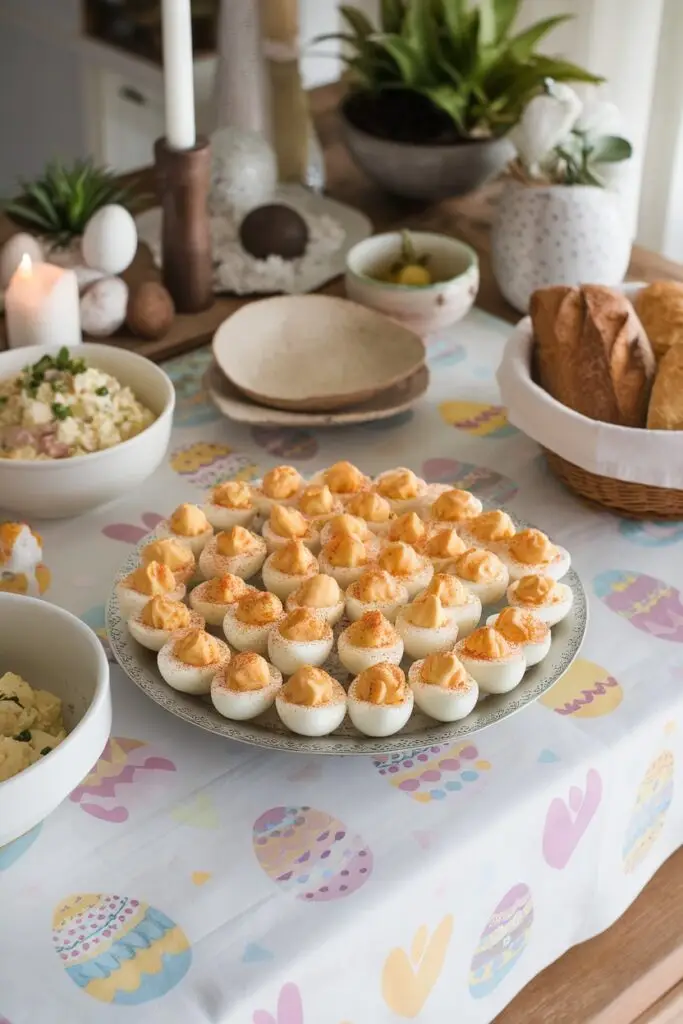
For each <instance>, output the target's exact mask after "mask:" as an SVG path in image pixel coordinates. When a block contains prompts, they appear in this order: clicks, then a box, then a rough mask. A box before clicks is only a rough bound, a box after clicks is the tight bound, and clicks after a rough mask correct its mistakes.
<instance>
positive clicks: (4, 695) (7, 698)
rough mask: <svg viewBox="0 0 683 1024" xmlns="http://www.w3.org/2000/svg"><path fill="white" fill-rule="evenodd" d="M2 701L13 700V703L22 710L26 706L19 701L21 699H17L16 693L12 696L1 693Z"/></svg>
mask: <svg viewBox="0 0 683 1024" xmlns="http://www.w3.org/2000/svg"><path fill="white" fill-rule="evenodd" d="M0 700H11V701H14V703H15V704H18V705H19V707H20V708H23V706H24V705H23V704H22V703H21V701H20V700H19V698H18V697H17V695H16V693H13V694H12V695H11V696H10V694H8V693H0Z"/></svg>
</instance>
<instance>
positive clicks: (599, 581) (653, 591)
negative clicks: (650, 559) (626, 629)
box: [593, 569, 683, 644]
mask: <svg viewBox="0 0 683 1024" xmlns="http://www.w3.org/2000/svg"><path fill="white" fill-rule="evenodd" d="M593 587H594V589H595V593H596V594H597V596H598V597H599V598H600V600H601V601H603V602H604V603H605V604H606V605H607V607H608V608H609V609H610V610H611V611H613V612H616V613H617V615H621V616H622V617H623V618H625V619H628V620H629V621H630V622H631V624H632V625H633V626H635V627H636V629H639V630H640V631H641V632H642V633H648V634H649V635H650V636H655V637H659V639H661V640H671V641H672V642H673V643H679V644H680V643H683V604H681V595H680V594H679V592H678V591H677V590H676V589H675V587H672V586H669V584H668V583H663V582H662V580H658V579H655V577H654V576H646V575H644V574H643V573H638V572H629V571H627V570H624V569H610V570H608V571H607V572H603V573H601V574H600V575H599V576H596V577H595V579H594V580H593Z"/></svg>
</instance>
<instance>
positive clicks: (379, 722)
mask: <svg viewBox="0 0 683 1024" xmlns="http://www.w3.org/2000/svg"><path fill="white" fill-rule="evenodd" d="M413 703H414V697H413V691H412V690H411V689H410V687H409V686H408V684H407V683H406V677H405V675H404V674H403V672H402V671H401V669H400V668H399V667H398V665H393V664H391V663H389V662H383V663H380V664H379V665H372V666H371V667H370V668H366V669H365V670H364V671H363V672H361V673H360V675H358V676H356V678H355V679H354V680H353V682H352V683H351V685H350V687H349V697H348V710H349V718H350V719H351V721H352V722H353V724H354V725H355V727H356V729H358V732H362V733H363V735H364V736H378V737H381V736H393V735H394V733H397V732H400V731H401V729H402V728H403V726H404V725H405V724H406V723H407V721H408V719H409V718H410V715H411V713H412V710H413Z"/></svg>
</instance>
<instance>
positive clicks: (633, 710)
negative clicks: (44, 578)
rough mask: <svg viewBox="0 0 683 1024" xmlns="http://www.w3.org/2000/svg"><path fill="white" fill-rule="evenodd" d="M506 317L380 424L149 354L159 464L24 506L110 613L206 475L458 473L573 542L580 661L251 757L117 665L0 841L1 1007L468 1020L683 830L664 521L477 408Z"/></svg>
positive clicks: (207, 1016) (682, 642)
mask: <svg viewBox="0 0 683 1024" xmlns="http://www.w3.org/2000/svg"><path fill="white" fill-rule="evenodd" d="M508 331H509V328H508V326H507V325H505V324H503V323H502V322H500V321H497V320H494V319H493V318H491V317H489V316H487V315H485V314H484V313H481V312H478V311H475V312H473V313H472V314H471V315H470V316H469V317H468V318H467V320H465V321H464V322H463V323H461V324H459V325H458V326H457V327H455V328H453V329H452V330H451V331H449V332H447V333H445V334H444V335H442V336H440V337H438V338H436V339H434V340H433V341H432V342H431V345H430V365H431V371H432V386H431V388H430V391H429V394H428V396H427V397H426V398H425V399H424V400H423V401H422V402H420V403H419V405H418V406H417V407H416V408H415V409H414V411H413V412H410V413H405V414H403V415H401V416H400V417H398V418H396V419H394V420H391V421H389V422H387V423H383V424H375V425H372V426H367V427H356V428H353V429H345V430H338V431H334V430H330V431H320V432H315V433H314V432H310V431H307V430H270V429H253V430H250V429H249V428H246V427H241V426H238V425H235V424H232V423H230V422H228V421H226V420H224V419H222V418H221V417H220V416H219V415H218V414H217V413H216V412H215V410H214V409H213V407H212V406H211V404H210V402H209V401H208V399H207V396H206V394H205V393H204V392H203V391H202V385H201V379H202V374H203V372H204V370H205V368H206V366H207V365H208V361H209V354H208V352H207V351H202V352H199V353H195V354H192V355H190V356H187V357H183V358H181V359H179V360H176V361H172V362H171V363H169V364H168V370H169V372H170V373H171V374H172V376H173V379H174V380H175V383H176V388H177V391H178V399H179V401H178V410H177V415H176V420H175V429H174V433H173V439H172V445H171V450H170V452H169V456H168V459H167V461H166V463H165V465H164V466H163V467H162V468H161V469H160V470H159V471H158V472H157V473H156V475H155V476H154V478H153V479H151V480H149V481H148V482H147V484H145V485H144V486H143V487H141V488H140V489H139V490H136V491H135V492H133V493H130V494H126V495H124V496H122V498H121V499H120V501H118V502H117V503H115V504H113V505H110V506H109V507H107V508H105V509H103V510H100V511H98V512H96V513H92V514H89V515H87V516H83V517H82V518H79V519H77V520H72V521H70V522H52V523H45V524H36V525H39V527H40V529H41V532H42V533H43V535H44V542H45V559H46V563H47V566H48V568H49V570H50V573H51V577H52V578H51V586H50V589H49V590H48V592H47V595H46V597H47V598H48V599H51V600H53V601H55V602H56V603H58V604H61V605H63V606H64V607H66V608H68V609H70V610H71V611H73V612H75V613H76V614H77V615H79V616H81V617H82V618H83V619H84V620H85V621H86V622H88V623H89V624H90V625H91V626H92V627H93V628H94V629H96V630H98V631H99V632H100V634H101V635H102V633H103V623H104V603H105V600H106V598H107V594H108V591H109V588H110V585H111V580H112V577H113V574H114V571H115V570H116V569H117V567H118V566H119V565H120V564H121V562H122V561H123V560H124V558H125V557H126V555H127V552H128V550H129V548H130V545H132V544H134V543H135V542H137V541H138V540H139V539H140V538H141V537H142V536H143V535H144V534H145V533H146V532H147V531H149V530H150V529H151V528H153V527H154V526H155V524H156V523H157V522H158V520H159V519H160V517H162V516H164V515H165V514H167V513H168V512H169V511H171V510H172V509H173V508H174V507H175V506H176V505H177V504H178V503H180V502H181V501H187V500H190V501H192V500H197V499H198V498H199V497H200V495H201V494H202V493H203V492H204V491H205V490H206V488H208V487H209V486H210V485H211V484H212V483H214V482H215V481H217V480H220V479H223V478H226V477H230V476H234V475H236V474H237V475H241V476H243V477H244V478H246V479H249V478H252V477H255V476H260V475H261V474H262V473H263V472H264V471H265V470H267V469H268V468H270V467H272V466H273V465H276V464H278V463H281V462H288V463H292V464H294V465H296V466H297V467H299V468H300V470H301V471H302V472H304V473H310V472H313V471H315V470H317V469H320V468H321V467H323V466H325V465H327V464H329V463H332V462H334V461H335V460H337V459H340V458H346V459H350V460H352V461H354V462H356V463H358V464H359V465H360V466H361V467H362V469H364V470H366V471H367V472H369V473H377V472H378V471H380V470H382V469H386V468H389V467H391V466H395V465H398V464H401V465H408V466H410V467H411V468H413V469H414V470H415V471H417V472H418V473H420V474H422V475H423V476H425V477H426V478H427V479H428V480H430V481H455V482H457V484H458V485H459V486H462V487H467V488H471V489H472V490H474V491H475V492H476V493H478V494H479V495H480V496H482V497H484V498H486V499H487V500H488V501H491V502H494V503H496V504H502V505H508V506H509V507H510V508H511V509H512V510H513V511H514V512H516V513H517V514H518V515H519V516H520V517H522V518H525V519H528V520H530V521H532V522H534V523H536V524H537V525H539V526H541V527H542V528H543V529H545V530H547V531H548V532H549V533H550V534H551V535H552V537H553V538H555V539H557V540H558V541H559V542H561V543H562V544H564V545H566V546H567V547H568V548H569V549H570V551H571V552H572V555H573V559H574V565H575V567H576V568H577V570H578V572H579V574H580V575H581V577H582V579H583V582H584V585H585V587H586V590H587V592H588V595H589V602H590V625H589V630H588V635H587V639H586V643H585V646H584V648H583V650H582V652H581V656H580V658H579V659H578V661H577V662H576V663H575V664H574V666H573V667H572V668H571V670H570V671H569V672H568V673H567V674H566V675H565V676H564V677H563V679H562V680H561V681H560V682H559V683H558V684H557V685H556V686H555V687H554V688H553V689H552V690H551V691H550V692H549V693H548V694H547V695H546V696H545V697H544V698H543V699H542V700H541V701H540V702H539V703H538V704H536V705H534V706H532V707H529V708H527V709H526V710H524V711H523V712H521V713H520V714H519V715H518V716H516V717H514V718H512V719H509V720H507V721H505V722H503V723H501V724H499V725H498V726H495V727H493V728H491V729H489V730H486V731H484V732H482V733H480V734H478V735H476V736H475V737H473V738H472V740H471V741H469V742H461V743H456V744H453V745H451V746H442V747H438V746H434V747H430V748H428V749H424V750H412V751H408V752H406V753H405V755H403V756H393V757H382V758H372V757H356V758H347V759H344V758H324V757H305V756H296V755H287V754H284V753H277V752H274V753H269V752H265V751H261V750H258V749H254V748H250V747H247V746H242V745H240V744H237V743H232V742H229V741H226V740H223V739H220V738H219V737H216V736H212V735H209V734H206V733H203V732H201V731H199V730H196V729H193V728H192V727H190V726H188V725H186V724H183V723H182V722H181V721H179V720H177V719H175V718H174V717H172V716H171V715H169V714H168V713H166V712H165V711H163V710H162V709H160V708H158V707H157V706H156V705H154V704H153V703H151V702H150V701H149V700H148V699H147V698H146V697H145V696H144V695H143V694H142V693H141V692H139V691H138V690H137V689H136V688H135V686H134V685H133V684H132V683H131V682H130V681H129V680H128V679H127V678H126V677H125V675H124V674H123V672H122V671H121V670H120V669H119V668H118V667H112V688H113V700H114V728H113V735H112V738H111V740H110V742H109V744H108V745H107V747H106V749H105V752H104V754H103V756H102V757H101V759H100V760H99V762H98V763H97V765H95V766H94V767H93V770H92V772H91V774H90V775H89V776H88V777H87V778H86V779H84V780H83V783H82V784H81V785H80V786H79V787H78V788H77V789H76V790H75V791H74V792H73V793H72V794H71V796H70V798H69V800H67V801H66V802H65V803H64V804H63V805H62V806H61V807H60V808H59V809H58V811H56V812H55V813H54V814H53V815H52V816H51V817H50V818H49V819H48V820H47V821H45V822H44V823H43V825H42V826H41V827H39V828H37V829H35V830H34V831H33V832H31V833H30V834H29V835H27V836H24V837H23V838H22V839H20V840H18V841H17V842H15V843H13V844H11V845H10V846H8V847H5V848H4V849H1V850H0V1021H1V1022H2V1024H6V1022H10V1024H37V1022H40V1024H90V1022H100V1021H103V1022H111V1024H127V1022H133V1024H162V1022H163V1024H207V1022H210V1024H396V1022H398V1021H402V1020H417V1021H421V1022H428V1024H444V1022H445V1021H457V1022H458V1024H484V1022H488V1021H491V1020H492V1019H493V1018H494V1017H495V1016H496V1014H497V1013H499V1012H500V1011H501V1010H502V1009H503V1007H504V1006H505V1005H506V1004H507V1003H508V1002H509V1001H510V1000H511V999H512V998H513V996H514V995H515V994H516V993H517V992H519V990H520V989H521V988H522V987H523V986H524V985H525V984H526V983H527V982H528V981H529V980H530V979H531V978H532V977H533V976H534V975H536V974H537V973H538V972H539V971H541V970H542V969H543V968H544V967H545V966H546V965H547V964H549V963H550V962H551V961H553V960H555V959H556V958H557V957H559V956H561V955H562V953H563V952H564V951H565V950H567V949H568V948H569V947H570V946H572V945H573V944H575V943H577V942H581V941H582V940H584V939H586V938H588V937H589V936H592V935H595V934H596V933H597V932H599V931H601V930H602V929H604V928H607V927H608V926H609V925H610V924H612V923H613V922H614V921H615V920H616V918H618V917H619V915H620V914H622V913H623V911H624V910H625V909H626V907H628V905H629V904H630V903H631V902H632V901H633V900H634V899H635V897H636V896H637V894H638V893H639V892H640V890H641V889H642V888H643V886H644V885H645V884H646V883H647V881H648V879H649V878H650V877H651V876H652V875H653V874H654V872H655V871H656V870H657V868H658V867H659V865H660V864H661V863H662V862H663V861H664V860H665V858H666V857H668V856H669V855H670V854H671V853H672V851H673V850H675V849H676V848H677V847H678V846H679V845H680V843H681V842H682V841H683V775H682V773H683V601H682V598H681V595H680V594H679V592H678V590H677V587H678V586H681V587H682V588H683V523H679V524H669V525H666V526H663V525H655V524H648V523H632V522H626V521H623V520H620V519H618V518H616V517H614V516H612V515H609V514H607V513H601V512H596V511H595V510H593V509H590V508H588V507H587V506H585V505H584V504H582V503H581V502H580V501H578V500H577V499H575V498H573V497H572V496H570V495H569V494H568V493H567V492H565V491H563V490H562V489H561V488H560V487H559V485H558V484H557V483H556V482H555V481H554V480H553V479H552V478H551V477H550V476H549V475H548V473H547V471H546V469H545V466H544V462H543V459H542V457H541V456H540V454H539V450H538V448H537V447H536V446H535V445H534V444H533V443H532V442H531V441H529V440H528V439H527V438H526V437H524V436H523V435H522V434H520V433H518V432H517V431H516V430H515V429H514V428H513V427H512V426H510V424H509V423H508V422H507V420H506V417H505V413H504V411H503V410H502V409H501V408H499V407H498V405H497V404H496V401H497V393H496V389H495V383H494V372H495V368H496V366H497V364H498V361H499V359H500V355H501V351H502V347H503V344H504V341H505V338H506V336H507V334H508Z"/></svg>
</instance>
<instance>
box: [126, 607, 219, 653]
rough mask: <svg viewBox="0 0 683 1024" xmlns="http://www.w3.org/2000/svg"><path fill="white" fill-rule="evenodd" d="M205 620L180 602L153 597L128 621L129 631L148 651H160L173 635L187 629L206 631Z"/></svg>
mask: <svg viewBox="0 0 683 1024" xmlns="http://www.w3.org/2000/svg"><path fill="white" fill-rule="evenodd" d="M204 624H205V623H204V619H203V618H202V616H201V615H199V614H197V612H191V611H190V609H189V608H188V607H187V606H186V605H184V604H182V603H181V602H180V601H169V599H168V598H167V597H153V598H152V599H151V601H148V602H147V604H146V605H145V607H144V608H143V609H142V611H141V612H139V613H138V614H137V615H133V616H132V617H131V618H130V619H128V631H129V632H130V635H131V636H132V637H133V639H134V640H137V642H138V643H139V644H141V646H142V647H146V648H147V650H148V651H160V650H161V648H162V647H163V646H164V644H165V643H168V641H169V640H170V638H171V634H172V633H177V632H178V631H179V630H185V629H204Z"/></svg>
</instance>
